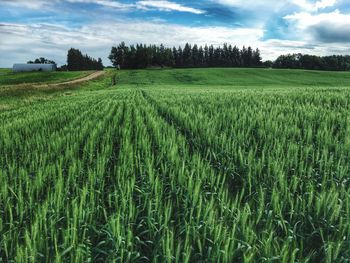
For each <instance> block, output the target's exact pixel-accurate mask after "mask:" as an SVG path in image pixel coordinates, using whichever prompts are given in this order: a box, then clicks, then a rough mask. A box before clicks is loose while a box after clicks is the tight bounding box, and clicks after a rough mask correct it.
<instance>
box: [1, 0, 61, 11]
mask: <svg viewBox="0 0 350 263" xmlns="http://www.w3.org/2000/svg"><path fill="white" fill-rule="evenodd" d="M54 2H57V1H56V0H52V1H45V0H31V1H28V0H1V2H0V4H5V5H9V6H14V7H22V8H28V9H42V8H44V7H45V6H49V5H51V4H53V3H54Z"/></svg>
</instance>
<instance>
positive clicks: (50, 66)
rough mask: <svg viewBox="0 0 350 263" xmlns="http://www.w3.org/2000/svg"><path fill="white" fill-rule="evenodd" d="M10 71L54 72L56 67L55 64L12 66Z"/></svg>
mask: <svg viewBox="0 0 350 263" xmlns="http://www.w3.org/2000/svg"><path fill="white" fill-rule="evenodd" d="M12 70H13V71H14V72H29V71H56V65H55V64H14V65H13V68H12Z"/></svg>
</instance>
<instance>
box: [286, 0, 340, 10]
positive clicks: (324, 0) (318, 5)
mask: <svg viewBox="0 0 350 263" xmlns="http://www.w3.org/2000/svg"><path fill="white" fill-rule="evenodd" d="M336 2H337V0H320V1H317V2H314V3H310V2H309V1H307V0H292V3H293V4H295V5H297V6H299V7H300V8H302V9H303V10H306V11H309V12H315V11H318V10H319V9H324V8H327V7H332V6H334V5H335V4H336Z"/></svg>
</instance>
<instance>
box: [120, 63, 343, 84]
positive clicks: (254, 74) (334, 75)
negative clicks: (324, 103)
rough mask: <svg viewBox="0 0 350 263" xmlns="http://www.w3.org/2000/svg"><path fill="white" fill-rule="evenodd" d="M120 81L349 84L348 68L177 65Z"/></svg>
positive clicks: (126, 73) (131, 74)
mask: <svg viewBox="0 0 350 263" xmlns="http://www.w3.org/2000/svg"><path fill="white" fill-rule="evenodd" d="M119 76H120V77H119V84H131V85H178V86H179V85H199V86H214V87H215V86H230V87H231V88H234V87H236V88H237V87H266V86H274V87H286V86H288V87H310V86H317V87H334V86H338V87H339V86H350V72H325V71H307V70H276V69H242V68H237V69H232V68H210V69H176V70H171V69H169V70H128V71H121V72H120V74H119Z"/></svg>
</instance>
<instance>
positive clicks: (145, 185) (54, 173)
mask: <svg viewBox="0 0 350 263" xmlns="http://www.w3.org/2000/svg"><path fill="white" fill-rule="evenodd" d="M113 72H116V71H110V72H108V74H107V75H106V77H104V78H102V79H99V80H95V81H93V82H91V83H88V84H84V85H83V86H82V87H81V88H76V89H69V88H68V89H64V90H62V91H60V90H58V91H55V93H52V92H53V90H49V91H48V92H47V93H45V92H44V91H40V92H39V93H37V92H38V91H36V90H33V91H32V92H30V91H28V90H26V91H21V92H22V93H17V94H15V95H13V94H11V93H6V94H7V95H6V96H4V97H6V98H5V99H3V100H0V134H1V136H0V182H1V183H0V262H1V261H3V262H169V263H170V262H179V263H180V262H181V263H190V262H191V263H192V262H227V263H231V262H285V263H294V262H300V263H301V262H303V263H306V262H317V263H318V262H326V263H332V262H349V260H348V259H349V258H350V157H349V156H350V117H349V116H350V74H349V73H336V72H315V71H291V70H265V69H188V70H182V69H181V70H148V71H146V70H139V71H120V72H119V71H118V72H117V74H118V78H117V80H118V81H117V85H116V86H111V74H112V73H113ZM4 94H5V93H4ZM0 98H1V93H0ZM16 102H18V103H16ZM1 107H2V108H1Z"/></svg>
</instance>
